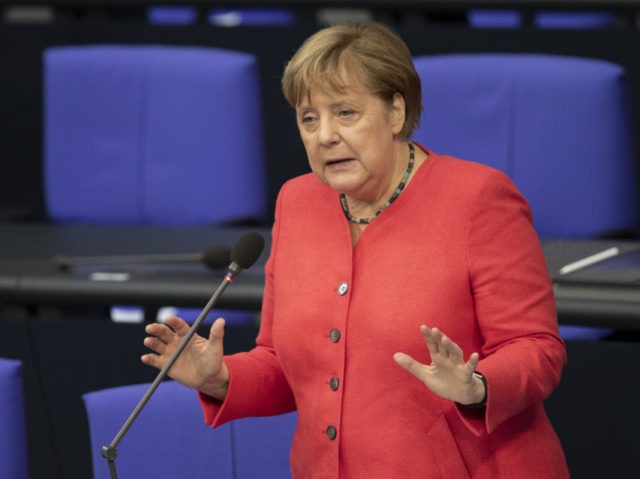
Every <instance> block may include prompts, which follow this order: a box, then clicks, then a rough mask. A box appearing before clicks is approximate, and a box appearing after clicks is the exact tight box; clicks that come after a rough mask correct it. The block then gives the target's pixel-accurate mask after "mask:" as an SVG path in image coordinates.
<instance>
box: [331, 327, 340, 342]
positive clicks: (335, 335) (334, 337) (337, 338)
mask: <svg viewBox="0 0 640 479" xmlns="http://www.w3.org/2000/svg"><path fill="white" fill-rule="evenodd" d="M329 339H331V341H332V342H334V343H337V342H338V341H340V331H339V330H338V329H337V328H333V329H332V330H331V331H329Z"/></svg>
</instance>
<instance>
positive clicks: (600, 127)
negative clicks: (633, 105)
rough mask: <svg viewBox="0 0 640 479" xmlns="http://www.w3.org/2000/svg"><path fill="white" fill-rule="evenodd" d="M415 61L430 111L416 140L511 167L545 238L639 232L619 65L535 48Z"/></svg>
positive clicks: (506, 168) (426, 109)
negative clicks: (531, 51)
mask: <svg viewBox="0 0 640 479" xmlns="http://www.w3.org/2000/svg"><path fill="white" fill-rule="evenodd" d="M415 65H416V69H417V71H418V74H419V75H420V77H421V79H422V83H423V98H424V100H423V106H424V115H423V118H422V121H421V125H420V127H419V128H418V129H417V131H416V132H415V135H414V138H415V139H416V140H417V141H419V142H423V143H424V144H425V145H426V146H427V147H430V148H432V149H433V150H434V151H436V152H438V153H447V154H452V155H454V156H458V157H460V158H463V159H468V160H473V161H478V162H480V163H485V164H487V165H490V166H493V167H495V168H497V169H499V170H502V171H504V172H505V173H507V174H508V175H509V176H510V177H511V178H512V179H513V181H514V183H515V184H516V185H517V186H518V188H519V189H520V190H521V191H522V193H523V194H524V195H525V197H526V198H527V199H528V201H529V203H530V204H531V207H532V211H533V217H534V225H535V227H536V230H537V232H538V234H539V235H540V236H541V237H543V238H589V237H599V236H615V235H616V234H619V232H620V231H632V232H633V231H635V229H636V219H637V216H636V184H635V171H634V149H633V143H632V139H631V133H630V125H629V116H628V99H627V90H626V84H625V72H624V70H623V68H622V67H620V66H618V65H615V64H612V63H608V62H604V61H600V60H592V59H586V58H571V57H561V56H552V55H535V54H452V55H440V56H423V57H417V58H415Z"/></svg>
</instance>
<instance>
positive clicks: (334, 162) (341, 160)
mask: <svg viewBox="0 0 640 479" xmlns="http://www.w3.org/2000/svg"><path fill="white" fill-rule="evenodd" d="M350 161H353V158H339V159H337V160H329V161H327V162H326V163H325V165H326V166H333V165H340V164H343V163H348V162H350Z"/></svg>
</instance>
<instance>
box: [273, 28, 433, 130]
mask: <svg viewBox="0 0 640 479" xmlns="http://www.w3.org/2000/svg"><path fill="white" fill-rule="evenodd" d="M343 73H347V74H348V75H349V76H350V77H351V78H356V79H358V80H360V81H362V82H363V83H364V85H365V86H366V87H367V88H368V89H369V91H371V92H372V93H373V94H374V95H377V96H378V97H380V98H381V99H382V100H384V101H387V102H389V103H391V102H392V100H393V96H394V95H395V94H396V93H400V94H401V95H402V96H403V98H404V101H405V121H404V125H403V128H402V131H401V132H400V135H401V136H402V138H403V139H408V138H409V137H410V136H411V134H412V133H413V130H414V129H415V128H416V126H418V122H419V121H420V114H421V113H422V90H421V84H420V77H419V76H418V73H417V72H416V70H415V67H414V66H413V61H412V58H411V53H410V52H409V48H408V47H407V45H406V44H405V43H404V42H403V41H402V39H401V38H400V37H399V36H398V35H397V34H396V33H395V32H393V31H392V30H391V29H389V28H388V27H386V26H384V25H382V24H379V23H345V24H341V25H336V26H332V27H328V28H324V29H322V30H320V31H318V32H316V33H315V34H313V35H311V36H310V37H309V38H307V39H306V40H305V41H304V43H303V44H302V46H301V47H300V48H299V49H298V51H297V52H296V53H295V54H294V55H293V57H292V58H291V60H289V62H288V63H287V65H286V67H285V69H284V73H283V75H282V92H283V93H284V96H285V98H286V99H287V101H288V102H289V104H290V105H291V106H292V107H294V108H295V107H296V106H298V105H299V104H300V102H301V101H302V99H303V98H304V97H305V96H308V95H309V93H310V90H311V89H319V90H322V91H336V92H341V93H344V91H345V88H346V86H347V85H346V82H347V79H346V78H344V75H343Z"/></svg>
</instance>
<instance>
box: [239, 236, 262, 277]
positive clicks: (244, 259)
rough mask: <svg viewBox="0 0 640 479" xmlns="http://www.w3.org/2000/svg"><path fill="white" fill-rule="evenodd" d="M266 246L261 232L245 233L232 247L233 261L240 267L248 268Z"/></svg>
mask: <svg viewBox="0 0 640 479" xmlns="http://www.w3.org/2000/svg"><path fill="white" fill-rule="evenodd" d="M263 248H264V238H263V237H262V235H261V234H260V233H257V232H255V231H250V232H248V233H245V234H243V235H242V236H241V237H240V238H239V239H238V241H236V243H235V244H234V245H233V248H231V262H232V263H236V264H237V265H238V266H240V268H242V269H247V268H250V267H251V266H253V263H255V262H256V261H257V260H258V258H259V257H260V254H261V253H262V250H263Z"/></svg>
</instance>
